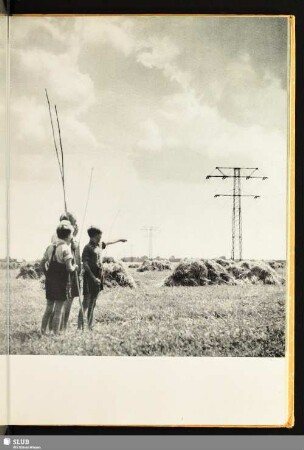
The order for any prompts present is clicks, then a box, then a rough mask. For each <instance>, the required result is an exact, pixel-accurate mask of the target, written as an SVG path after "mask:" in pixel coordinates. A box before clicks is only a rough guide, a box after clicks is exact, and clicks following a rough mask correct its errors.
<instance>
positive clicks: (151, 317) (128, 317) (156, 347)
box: [10, 269, 286, 357]
mask: <svg viewBox="0 0 304 450" xmlns="http://www.w3.org/2000/svg"><path fill="white" fill-rule="evenodd" d="M129 270H130V272H131V273H132V275H133V277H134V279H135V281H136V284H137V288H136V289H129V288H120V287H117V288H114V289H109V290H105V291H103V292H102V293H101V295H100V297H99V298H98V301H97V305H96V309H95V324H94V329H93V330H92V331H90V330H88V329H87V327H86V326H85V329H84V331H79V330H77V314H78V309H79V302H78V299H77V298H76V299H74V302H73V306H72V310H71V316H70V325H69V329H68V330H67V331H66V332H65V333H62V334H60V335H58V336H54V335H51V334H49V335H45V336H41V335H40V324H41V318H42V315H43V312H44V309H45V293H44V290H43V288H42V285H41V283H40V281H39V280H26V279H16V275H17V272H16V271H11V290H10V353H11V354H40V355H57V354H62V355H99V356H114V355H117V356H127V355H130V356H162V355H166V356H236V357H240V356H244V357H264V356H267V357H282V356H284V353H285V306H286V287H285V286H271V285H269V286H267V285H265V286H261V285H246V286H228V285H221V286H202V287H164V286H162V284H163V280H164V278H165V277H166V276H167V275H168V272H142V273H139V272H137V271H136V270H135V269H129Z"/></svg>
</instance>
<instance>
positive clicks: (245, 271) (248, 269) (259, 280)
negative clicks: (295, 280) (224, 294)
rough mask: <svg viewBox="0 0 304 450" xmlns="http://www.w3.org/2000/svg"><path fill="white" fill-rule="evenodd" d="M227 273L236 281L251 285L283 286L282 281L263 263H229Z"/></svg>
mask: <svg viewBox="0 0 304 450" xmlns="http://www.w3.org/2000/svg"><path fill="white" fill-rule="evenodd" d="M227 270H228V272H229V273H230V274H231V275H233V277H234V278H235V280H236V281H240V282H242V283H251V284H274V285H279V284H283V283H284V280H283V279H282V278H281V277H279V276H278V275H277V273H276V272H275V270H274V269H273V268H272V267H271V266H270V265H269V264H267V263H265V262H263V261H255V262H254V261H239V262H237V261H231V262H230V266H229V267H228V269H227Z"/></svg>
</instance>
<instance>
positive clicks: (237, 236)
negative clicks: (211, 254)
mask: <svg viewBox="0 0 304 450" xmlns="http://www.w3.org/2000/svg"><path fill="white" fill-rule="evenodd" d="M258 170H259V169H258V168H257V167H216V168H215V169H214V171H213V172H212V174H211V175H207V177H206V179H207V180H209V179H210V178H221V179H222V180H226V179H227V178H232V179H233V194H216V195H215V196H214V197H215V198H218V197H232V248H231V259H233V260H235V259H239V260H242V258H243V230H242V202H241V199H242V197H251V198H254V199H257V198H260V196H259V195H252V194H250V195H247V194H242V185H241V180H242V179H245V180H252V179H260V180H267V178H268V177H261V176H257V175H255V174H256V172H257V171H258ZM214 173H215V174H214ZM213 174H214V175H213Z"/></svg>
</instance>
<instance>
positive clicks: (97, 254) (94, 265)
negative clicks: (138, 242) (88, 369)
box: [78, 227, 126, 329]
mask: <svg viewBox="0 0 304 450" xmlns="http://www.w3.org/2000/svg"><path fill="white" fill-rule="evenodd" d="M88 235H89V238H90V242H89V243H88V244H87V245H86V246H85V247H84V249H83V252H82V262H83V268H84V275H83V313H84V314H85V313H86V311H88V313H87V318H88V326H89V328H90V329H91V328H92V325H93V313H94V308H95V305H96V300H97V297H98V294H99V292H100V291H101V290H102V289H103V281H102V256H101V250H102V249H105V248H106V246H107V245H111V244H115V243H116V242H126V239H119V240H117V241H114V242H108V243H105V242H102V244H101V246H100V241H101V236H102V231H101V230H100V229H99V228H97V227H90V228H89V229H88ZM83 319H84V318H83V314H82V310H81V309H80V311H79V315H78V328H83Z"/></svg>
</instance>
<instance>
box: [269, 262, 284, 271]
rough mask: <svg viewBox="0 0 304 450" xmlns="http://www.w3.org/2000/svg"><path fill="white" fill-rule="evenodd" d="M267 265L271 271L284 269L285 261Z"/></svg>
mask: <svg viewBox="0 0 304 450" xmlns="http://www.w3.org/2000/svg"><path fill="white" fill-rule="evenodd" d="M268 264H269V265H270V267H271V268H272V269H275V270H276V269H285V266H286V262H285V261H269V262H268Z"/></svg>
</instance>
